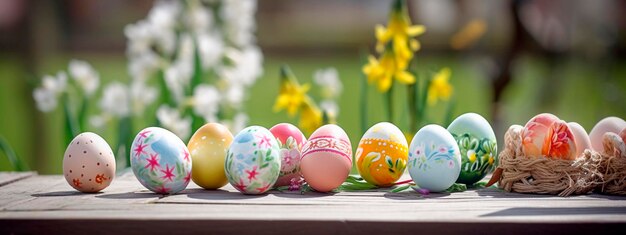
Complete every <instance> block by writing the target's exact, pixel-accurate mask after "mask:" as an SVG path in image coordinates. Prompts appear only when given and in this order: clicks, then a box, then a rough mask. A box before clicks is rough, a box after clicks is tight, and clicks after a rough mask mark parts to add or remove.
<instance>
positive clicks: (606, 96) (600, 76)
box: [0, 54, 626, 174]
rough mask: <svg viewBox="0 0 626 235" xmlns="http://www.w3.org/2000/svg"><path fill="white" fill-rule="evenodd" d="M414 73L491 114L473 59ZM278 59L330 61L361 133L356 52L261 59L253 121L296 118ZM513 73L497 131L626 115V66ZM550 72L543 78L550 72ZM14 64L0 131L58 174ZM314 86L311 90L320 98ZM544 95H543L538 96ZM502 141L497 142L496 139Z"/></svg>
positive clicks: (1, 163)
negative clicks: (281, 90)
mask: <svg viewBox="0 0 626 235" xmlns="http://www.w3.org/2000/svg"><path fill="white" fill-rule="evenodd" d="M76 58H79V59H85V60H88V61H89V62H90V63H92V65H93V66H94V67H95V68H96V69H97V70H98V71H99V72H100V75H101V79H102V82H103V83H108V82H110V81H113V80H118V81H123V82H124V81H128V75H127V72H126V71H127V70H126V59H125V58H124V57H123V56H121V55H120V56H109V55H99V54H87V55H79V56H76ZM418 58H419V62H420V63H419V65H418V68H419V71H420V76H427V75H428V74H430V73H431V72H434V71H436V70H437V69H439V68H441V67H443V66H449V67H450V68H451V69H452V78H451V82H452V84H453V86H454V87H455V90H454V96H453V100H454V103H455V106H454V110H453V111H454V116H458V115H460V114H462V113H465V112H476V113H479V114H481V115H484V116H485V117H486V118H487V119H488V120H491V118H492V117H491V104H490V100H491V97H492V93H491V89H490V86H489V81H488V80H487V78H486V77H485V74H486V73H485V71H483V69H482V68H481V67H478V66H476V63H473V60H474V59H475V58H462V57H452V56H428V57H427V56H422V55H420V54H418ZM69 59H70V57H69V56H59V57H55V58H46V59H45V60H44V61H43V65H42V72H43V73H56V72H57V71H58V70H60V69H65V68H66V67H67V63H68V61H69ZM282 64H288V65H289V66H290V67H291V69H292V71H293V72H294V73H295V74H296V76H297V77H298V79H299V80H300V82H301V83H306V82H308V83H312V81H311V80H312V75H313V72H314V71H315V70H316V69H319V68H326V67H329V66H333V67H336V68H337V70H338V71H339V75H340V77H341V79H342V81H343V85H344V91H343V94H342V96H341V98H340V102H339V105H340V108H341V110H340V115H339V117H338V120H337V121H338V123H339V125H340V126H342V127H343V128H344V129H345V130H346V132H347V133H348V135H349V137H350V139H351V141H352V144H353V147H355V146H356V144H358V141H359V139H360V136H361V128H360V116H359V110H358V107H359V97H360V95H359V90H360V87H359V86H360V83H361V80H360V79H362V75H361V66H362V65H361V64H360V62H359V56H358V55H357V54H355V55H353V56H352V55H342V56H273V57H266V58H265V61H264V75H263V77H262V78H261V79H260V80H258V81H257V83H256V84H255V85H254V87H253V88H252V89H251V90H250V91H249V94H248V97H249V98H248V101H247V103H246V105H245V106H246V108H247V110H248V114H249V116H250V124H251V125H261V126H265V127H268V128H269V127H271V126H272V125H274V124H276V123H280V122H291V123H294V124H296V123H297V119H296V118H289V117H288V116H287V114H286V113H285V112H281V113H273V112H272V106H273V104H274V99H275V97H276V95H277V92H278V73H279V68H280V66H281V65H282ZM515 68H516V69H515V79H514V81H513V82H512V84H511V85H510V86H509V87H508V88H507V90H506V92H505V95H504V100H503V102H502V103H501V104H499V105H500V106H501V107H502V110H503V111H504V115H503V120H502V128H500V129H499V130H497V132H496V134H497V135H498V137H499V138H500V139H501V138H502V135H503V131H504V130H506V128H507V127H508V126H509V125H511V124H516V123H517V124H522V125H523V124H524V123H525V122H526V121H527V120H528V119H529V118H531V117H532V116H534V115H535V114H537V113H540V112H551V113H554V114H556V115H557V116H559V117H561V118H562V119H564V120H566V121H576V122H578V123H580V124H581V125H583V126H584V127H585V128H586V129H587V131H590V130H591V128H592V127H593V125H594V124H595V123H596V122H597V121H598V120H600V119H601V118H603V117H605V116H619V117H622V118H624V117H625V116H626V102H625V98H626V97H625V94H624V93H625V92H624V91H626V67H624V66H613V67H604V68H602V67H600V68H598V67H597V66H593V65H588V64H586V63H585V62H583V61H577V60H569V61H566V62H565V63H563V64H562V65H559V66H558V67H548V66H547V65H546V63H545V61H543V60H542V59H537V58H529V57H525V58H521V59H520V60H519V61H517V62H516V66H515ZM550 69H553V71H555V73H554V77H557V78H558V79H554V78H550V79H548V75H547V74H548V71H550ZM41 75H42V74H38V76H37V77H33V76H32V75H28V73H24V72H22V70H20V69H19V67H18V64H17V63H15V62H14V61H12V60H11V59H10V58H9V57H4V58H0V135H2V136H4V137H5V138H6V140H7V141H8V142H9V144H11V145H12V146H13V148H14V149H15V152H16V153H17V154H18V155H20V156H22V158H23V159H24V160H25V162H26V163H27V164H28V166H29V167H30V169H34V170H37V171H39V172H40V173H42V174H52V173H60V172H61V162H62V158H63V157H62V156H63V151H64V150H65V146H63V141H64V140H63V119H62V112H61V110H60V109H57V110H56V111H54V112H51V113H46V114H43V113H40V112H38V111H37V110H36V108H35V107H34V101H33V99H32V90H31V89H32V85H31V84H32V82H30V80H35V79H38V77H40V76H41ZM548 83H553V84H554V86H552V87H549V91H550V92H548V93H549V94H551V96H541V94H543V93H542V90H541V89H542V87H546V86H547V84H548ZM405 90H406V88H405V87H404V86H403V85H401V84H398V83H396V84H395V91H397V92H395V93H394V94H395V95H394V100H395V111H396V112H395V117H396V118H395V119H394V120H393V122H394V123H396V124H397V125H398V126H399V127H400V128H401V129H403V130H408V119H407V111H406V110H407V109H406V105H407V103H406V101H405ZM317 91H318V90H317V89H315V87H314V88H313V89H312V91H311V93H310V94H312V95H313V96H314V98H317V97H319V94H318V93H317ZM542 97H543V98H542ZM382 101H383V97H382V95H381V94H379V93H378V92H377V91H375V89H374V87H369V93H368V109H369V123H368V126H371V125H373V124H374V123H377V122H379V121H385V117H386V115H385V113H384V112H385V111H384V110H385V108H384V107H385V106H384V105H383V102H382ZM446 108H447V106H446V104H445V103H440V104H438V105H437V106H434V107H431V108H430V109H429V111H428V113H427V116H426V120H424V122H423V123H441V122H442V121H443V117H444V115H445V111H446ZM97 111H98V109H97V106H96V104H91V106H90V109H89V112H90V113H95V112H97ZM37 119H42V120H43V122H42V123H43V125H41V126H37V125H35V123H37V122H36V121H35V120H37ZM143 119H144V120H139V121H136V122H135V127H134V129H136V130H139V129H142V128H143V127H144V126H143V125H146V124H145V123H150V121H148V120H154V117H144V118H143ZM89 131H94V132H97V133H100V134H101V135H102V136H103V137H104V138H105V139H107V141H108V142H109V144H114V143H115V141H116V140H115V135H114V134H115V133H114V132H115V130H114V129H107V130H89ZM500 146H502V143H500ZM11 169H12V168H11V166H10V164H9V162H8V160H7V158H6V157H5V156H4V154H0V171H6V170H11Z"/></svg>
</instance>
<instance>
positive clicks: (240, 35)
mask: <svg viewBox="0 0 626 235" xmlns="http://www.w3.org/2000/svg"><path fill="white" fill-rule="evenodd" d="M256 4H257V3H256V0H225V1H223V2H222V5H221V8H220V10H221V11H220V17H221V19H222V20H223V22H224V28H225V31H226V32H225V34H226V37H228V38H229V39H230V40H231V41H232V42H233V43H234V44H235V45H236V46H237V47H244V46H246V45H250V44H252V43H253V42H254V40H255V38H254V34H253V33H254V30H255V28H256V25H255V19H254V13H255V12H256Z"/></svg>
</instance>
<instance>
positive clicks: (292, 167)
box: [270, 123, 306, 187]
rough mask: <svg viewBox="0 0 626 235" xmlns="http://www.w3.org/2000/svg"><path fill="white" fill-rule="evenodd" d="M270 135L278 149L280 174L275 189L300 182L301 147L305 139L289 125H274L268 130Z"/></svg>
mask: <svg viewBox="0 0 626 235" xmlns="http://www.w3.org/2000/svg"><path fill="white" fill-rule="evenodd" d="M270 132H272V135H274V137H276V140H278V145H279V147H280V159H281V165H280V174H279V176H278V180H277V181H276V184H274V186H275V187H279V186H285V185H289V184H291V183H292V181H293V182H300V180H301V179H302V176H301V175H300V158H301V152H300V151H301V149H302V145H304V143H305V142H306V137H304V134H302V132H301V131H300V129H298V128H297V127H296V126H294V125H291V124H289V123H280V124H276V125H275V126H273V127H272V128H271V129H270Z"/></svg>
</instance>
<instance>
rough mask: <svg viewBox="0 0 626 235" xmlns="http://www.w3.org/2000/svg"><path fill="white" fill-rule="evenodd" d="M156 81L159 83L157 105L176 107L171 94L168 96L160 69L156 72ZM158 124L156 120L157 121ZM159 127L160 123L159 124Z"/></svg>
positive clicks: (163, 74) (163, 75) (163, 72)
mask: <svg viewBox="0 0 626 235" xmlns="http://www.w3.org/2000/svg"><path fill="white" fill-rule="evenodd" d="M157 76H158V79H157V80H158V81H159V97H160V99H159V102H158V103H159V104H169V105H170V106H172V107H174V106H175V105H176V101H175V100H174V97H173V96H172V94H170V90H169V89H168V88H167V82H166V81H165V71H163V70H162V69H161V70H159V72H157ZM157 122H158V120H157ZM159 125H160V123H159Z"/></svg>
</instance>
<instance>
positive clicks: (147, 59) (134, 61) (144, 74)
mask: <svg viewBox="0 0 626 235" xmlns="http://www.w3.org/2000/svg"><path fill="white" fill-rule="evenodd" d="M159 64H160V58H159V57H158V55H157V54H155V53H154V52H152V51H149V52H146V53H143V54H140V55H137V56H136V57H131V58H130V59H129V61H128V73H129V74H130V76H131V77H132V78H133V79H135V80H141V81H146V80H147V79H148V78H149V77H150V76H152V74H154V72H156V70H157V69H158V68H159Z"/></svg>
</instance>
